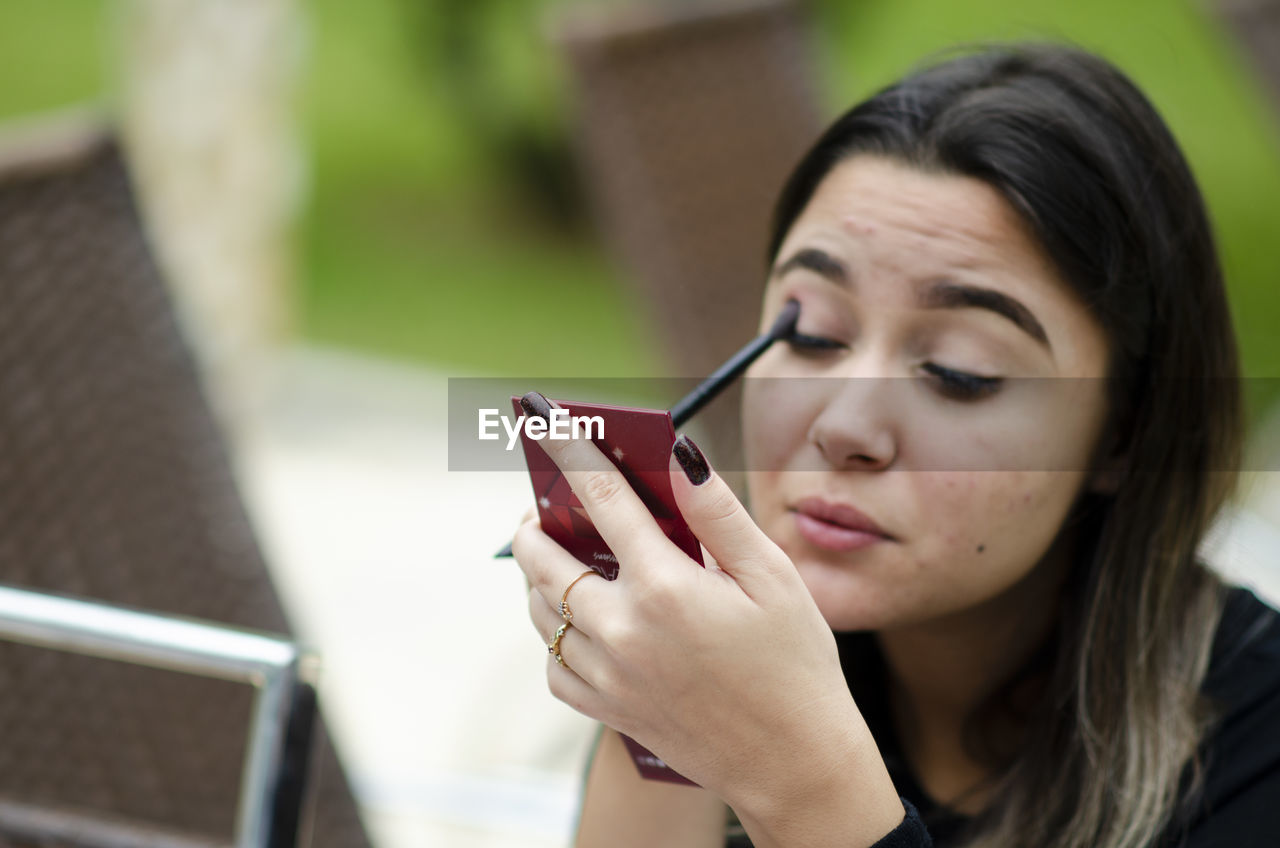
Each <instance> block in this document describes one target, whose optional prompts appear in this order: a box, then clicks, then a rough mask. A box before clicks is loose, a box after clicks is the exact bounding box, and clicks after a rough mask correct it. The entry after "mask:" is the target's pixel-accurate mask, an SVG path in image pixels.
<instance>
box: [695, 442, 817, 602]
mask: <svg viewBox="0 0 1280 848" xmlns="http://www.w3.org/2000/svg"><path fill="white" fill-rule="evenodd" d="M670 471H671V487H672V490H673V491H674V492H675V497H676V503H677V505H679V507H680V514H681V515H683V516H684V520H685V521H686V522H687V523H688V525H689V528H690V529H691V530H693V535H695V536H697V537H698V541H700V542H701V543H702V545H703V547H705V548H706V550H707V551H708V552H710V554H711V556H712V557H713V558H714V559H715V562H716V563H717V564H718V565H719V567H720V568H721V569H723V570H724V571H726V572H728V573H729V574H730V575H731V576H732V577H733V578H734V580H736V581H737V582H738V584H739V585H740V586H741V587H742V588H743V591H745V592H746V593H747V594H748V595H752V594H753V591H752V590H753V588H757V587H762V586H763V582H764V581H768V582H772V581H773V580H776V578H777V576H778V575H779V574H780V573H794V569H793V568H792V566H791V562H790V560H788V559H787V557H786V554H784V553H783V552H782V550H781V549H780V548H779V547H778V546H777V545H776V544H774V542H773V540H772V539H770V538H769V537H768V536H767V535H766V534H765V532H764V531H763V530H761V529H760V528H759V527H758V526H757V525H756V523H755V520H754V519H753V518H752V517H751V515H750V513H748V512H747V508H746V507H744V506H743V505H742V502H741V501H739V500H738V498H737V496H736V495H735V494H734V493H733V490H732V489H730V488H729V485H728V484H727V483H725V482H724V480H723V479H722V478H721V477H720V475H719V474H716V473H715V472H714V471H712V470H711V466H710V464H709V463H708V462H707V460H706V457H704V456H703V455H702V451H700V450H699V449H698V446H697V445H695V444H694V443H693V440H692V439H690V438H689V437H688V436H683V435H682V436H681V437H680V438H679V439H677V440H676V444H675V446H674V448H673V449H672V452H671V466H670Z"/></svg>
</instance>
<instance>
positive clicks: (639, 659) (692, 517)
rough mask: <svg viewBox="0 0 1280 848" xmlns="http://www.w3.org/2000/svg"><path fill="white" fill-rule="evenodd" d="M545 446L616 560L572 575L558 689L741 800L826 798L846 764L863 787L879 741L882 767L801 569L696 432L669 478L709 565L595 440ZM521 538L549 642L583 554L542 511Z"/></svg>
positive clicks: (769, 805)
mask: <svg viewBox="0 0 1280 848" xmlns="http://www.w3.org/2000/svg"><path fill="white" fill-rule="evenodd" d="M522 405H524V407H525V410H526V412H527V413H528V414H530V415H539V414H540V415H543V416H544V417H545V416H546V415H547V412H548V410H549V405H548V404H547V401H546V399H545V398H542V397H541V395H536V394H533V393H531V394H530V395H527V396H526V397H525V399H524V400H522ZM544 449H545V450H546V451H547V452H548V454H549V455H550V456H551V457H552V459H553V460H554V461H555V463H556V465H557V466H558V467H559V468H560V470H561V472H562V473H563V474H564V476H565V478H566V480H567V481H568V483H569V485H570V486H571V488H572V489H573V492H574V494H575V495H577V497H578V499H579V500H580V501H581V502H582V504H583V506H584V507H585V509H586V511H587V513H588V515H589V516H590V517H591V520H592V522H593V523H594V524H595V526H596V529H597V531H598V532H599V533H600V535H601V536H602V537H603V538H604V540H605V542H606V543H607V544H608V545H609V547H610V549H611V550H612V551H613V553H614V554H615V555H616V556H617V558H618V561H619V564H620V568H619V576H618V579H617V580H615V581H612V582H607V581H605V580H595V579H587V580H581V581H580V582H578V583H576V585H575V586H574V588H573V590H572V591H573V599H572V609H573V622H572V627H571V628H567V629H565V630H563V631H561V633H560V637H559V638H558V639H556V651H555V652H556V653H558V654H559V655H560V657H561V659H562V660H563V664H560V663H557V662H556V661H555V660H554V659H552V658H548V682H549V684H550V688H551V691H552V693H553V694H554V695H555V696H556V697H557V698H559V699H560V700H562V701H564V702H565V703H567V704H569V705H570V706H572V707H573V708H574V709H576V710H578V711H579V712H582V713H584V714H586V715H588V716H591V717H593V718H596V719H598V720H600V721H602V722H604V723H605V724H607V725H609V726H610V727H613V728H614V729H616V730H618V731H620V732H622V733H625V734H627V735H628V736H631V737H632V738H634V739H636V740H637V741H638V742H640V743H641V744H643V745H645V746H646V747H648V748H649V749H650V750H652V751H653V752H654V753H655V754H657V755H658V756H660V757H662V758H663V759H664V760H665V761H666V762H668V763H669V764H670V765H671V766H672V767H673V768H675V769H676V770H678V771H679V772H680V773H681V774H683V775H685V776H686V777H688V778H690V779H692V780H695V781H697V782H698V783H699V784H701V785H702V786H704V787H705V788H707V789H709V790H711V791H713V792H715V793H716V794H717V795H719V796H720V797H721V798H723V799H724V800H725V801H727V802H728V803H730V804H731V805H733V806H734V807H735V809H737V810H738V811H739V815H744V814H745V816H750V815H755V814H757V813H759V814H760V815H762V816H764V817H766V818H767V817H768V816H769V815H770V812H771V811H772V810H773V809H775V808H776V809H778V810H782V809H784V808H785V807H787V806H788V805H794V804H796V803H799V802H800V800H801V799H805V803H808V802H810V801H814V802H817V803H822V802H823V800H824V799H826V797H827V795H828V794H829V793H832V792H833V791H834V792H837V793H839V792H840V791H841V790H842V789H848V788H849V785H850V781H849V780H848V779H847V778H848V777H849V776H850V775H852V776H853V777H854V778H855V779H854V780H853V781H852V782H853V784H856V785H858V786H860V787H862V786H864V784H865V778H866V775H865V774H863V773H862V772H861V771H859V764H860V763H861V762H862V761H863V760H866V759H867V758H868V754H869V755H870V759H871V762H869V763H868V765H869V766H870V768H871V771H872V772H874V773H875V774H878V775H882V774H883V764H882V763H881V762H880V760H879V756H878V754H877V753H876V751H875V747H874V744H873V743H872V742H871V740H870V735H869V733H868V732H867V730H866V725H865V723H864V722H863V721H862V718H861V715H860V714H859V713H858V710H857V707H856V705H855V704H854V703H853V700H852V698H851V697H850V695H849V692H848V688H847V686H846V684H845V681H844V675H843V673H842V671H841V668H840V661H839V657H838V654H837V651H836V645H835V640H834V637H833V636H832V634H831V631H830V629H829V628H828V626H827V624H826V622H825V621H824V620H823V618H822V616H821V614H820V613H819V611H818V608H817V606H816V605H815V604H814V602H813V600H812V598H811V597H810V595H809V593H808V590H807V589H806V588H805V585H804V583H803V582H802V581H801V579H800V577H799V575H798V574H797V572H796V570H795V568H794V566H793V565H792V563H791V561H790V560H789V559H788V558H787V556H786V554H785V553H783V551H782V550H781V549H780V548H778V546H777V545H775V544H774V543H773V541H772V540H770V539H769V538H768V537H767V536H766V535H765V534H764V533H763V532H762V531H761V530H760V529H759V528H758V527H757V526H756V525H755V523H754V522H753V521H752V519H751V517H750V516H749V515H748V514H747V511H746V509H745V508H744V507H743V506H742V504H741V503H740V502H739V501H738V500H737V498H736V497H735V496H734V494H733V493H732V491H731V490H730V489H729V487H728V486H727V485H726V484H725V483H724V481H723V480H721V479H720V477H718V476H717V475H715V474H714V473H713V472H712V471H711V469H710V468H709V467H708V465H707V462H706V460H705V458H703V456H702V454H701V452H700V451H699V450H698V449H697V447H696V446H695V445H694V444H693V443H692V442H691V441H690V440H689V439H688V438H686V437H681V438H680V439H679V440H677V443H676V446H675V449H674V451H673V457H672V460H671V465H670V473H671V476H672V481H671V482H672V486H673V489H674V492H675V497H676V502H677V504H678V505H679V508H680V511H681V513H682V514H683V516H684V519H685V521H686V522H687V523H688V524H689V526H690V527H691V528H692V530H693V532H694V534H695V535H696V536H697V537H698V539H699V540H700V541H701V543H702V545H703V546H704V547H705V548H706V550H707V552H708V553H709V554H710V555H711V557H713V558H714V561H715V564H714V565H711V566H710V567H708V568H705V569H704V568H700V567H698V565H697V564H696V563H695V562H694V561H693V560H691V559H690V558H689V557H688V556H686V555H685V554H684V553H683V552H682V551H680V550H679V548H677V547H676V546H675V545H674V544H673V543H671V542H670V541H669V540H668V539H667V538H666V536H665V535H664V534H663V533H662V531H661V530H660V529H659V527H658V526H657V524H656V522H655V521H654V520H653V518H652V516H651V515H650V514H649V512H648V510H647V509H646V508H645V506H644V504H643V503H642V502H641V500H640V498H639V497H638V496H637V495H636V494H635V493H634V492H633V491H632V490H631V489H630V487H629V486H628V485H627V482H626V479H625V478H624V477H623V475H622V473H621V472H620V471H618V469H617V468H616V467H615V466H614V465H613V463H611V462H610V461H609V460H608V459H607V458H606V457H605V456H604V455H603V454H602V453H601V452H600V451H599V449H598V448H597V447H596V446H595V445H594V444H592V443H591V442H590V441H588V440H585V439H574V440H566V441H558V442H546V443H544ZM513 550H514V552H515V555H516V559H517V560H518V562H519V564H520V567H521V569H522V570H523V571H524V572H525V574H526V575H527V577H528V579H529V583H530V586H531V591H530V596H529V602H530V614H531V616H532V618H533V621H534V624H535V625H536V626H537V628H538V631H539V633H540V634H541V635H542V637H543V639H544V641H546V642H548V643H549V642H551V641H552V640H553V638H554V637H555V634H556V633H557V630H559V629H560V628H562V627H563V626H564V624H565V622H564V621H563V619H562V616H561V613H560V611H559V605H560V603H561V601H562V598H563V596H564V594H566V591H565V590H566V587H567V586H569V585H570V583H571V582H573V581H574V580H576V579H577V578H578V577H579V576H580V575H581V574H582V573H583V566H582V564H581V563H580V562H579V561H578V560H577V559H575V558H574V557H573V556H571V555H570V554H568V553H567V552H566V551H565V550H564V549H563V548H561V547H560V546H559V545H558V544H556V543H555V542H554V541H553V540H552V539H551V538H550V537H548V536H547V535H546V534H545V533H543V532H542V530H541V528H540V526H539V525H538V522H537V520H536V519H533V520H529V521H526V522H525V523H524V524H523V525H521V527H520V529H519V531H518V532H517V534H516V538H515V542H514V545H513ZM845 770H848V773H847V774H843V775H841V776H839V777H835V775H837V774H840V773H842V772H844V771H845ZM873 776H875V775H873ZM883 780H884V783H885V784H887V789H888V793H889V795H888V797H889V798H890V799H892V805H895V806H896V805H897V804H898V802H897V795H896V793H894V792H893V790H892V785H891V784H888V778H887V775H886V776H884V778H883ZM884 788H885V787H884V786H881V787H880V789H881V790H883V789H884ZM879 797H881V798H883V795H881V796H879ZM832 800H834V799H832ZM843 800H844V801H845V802H846V803H847V802H849V801H850V800H851V799H849V798H844V799H843ZM852 800H853V801H854V804H853V806H855V807H856V806H857V804H856V802H857V800H858V799H852ZM793 812H794V808H793ZM895 815H896V816H897V819H895V820H891V821H888V822H887V824H888V827H886V828H884V830H887V829H888V828H889V827H892V826H894V825H896V824H897V821H898V820H900V819H901V807H900V806H896V813H895ZM880 832H883V830H881V831H880ZM853 844H856V843H853ZM868 844H870V843H868Z"/></svg>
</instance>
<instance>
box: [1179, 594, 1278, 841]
mask: <svg viewBox="0 0 1280 848" xmlns="http://www.w3.org/2000/svg"><path fill="white" fill-rule="evenodd" d="M1203 692H1204V694H1205V695H1206V696H1207V698H1208V700H1209V701H1210V704H1211V705H1212V707H1213V709H1214V723H1213V725H1212V728H1211V730H1210V732H1209V735H1208V736H1207V738H1206V739H1205V740H1204V745H1203V747H1202V752H1203V760H1202V762H1203V766H1204V772H1203V774H1204V783H1203V787H1202V790H1201V792H1200V793H1199V799H1200V801H1199V803H1197V804H1196V805H1195V812H1194V813H1193V814H1192V821H1191V822H1190V823H1189V824H1190V827H1189V829H1188V831H1184V833H1186V835H1187V836H1189V837H1190V838H1189V839H1188V840H1187V841H1186V842H1185V843H1183V844H1186V845H1190V846H1199V845H1209V844H1231V845H1237V846H1252V845H1259V846H1261V845H1268V846H1272V845H1280V804H1278V803H1277V800H1280V612H1277V611H1276V609H1275V608H1273V607H1272V606H1271V605H1269V604H1267V603H1265V602H1263V601H1262V600H1259V599H1258V597H1257V596H1256V595H1254V594H1253V593H1252V592H1251V591H1249V590H1248V589H1243V588H1239V587H1236V588H1232V589H1230V590H1229V592H1228V593H1227V596H1226V599H1225V602H1224V606H1223V611H1222V621H1221V623H1220V624H1219V626H1218V632H1217V635H1216V637H1215V639H1214V643H1213V653H1212V656H1211V659H1210V665H1209V673H1208V675H1207V676H1206V678H1205V682H1204V687H1203ZM1222 840H1227V841H1222ZM1273 840H1274V841H1273Z"/></svg>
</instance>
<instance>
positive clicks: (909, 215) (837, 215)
mask: <svg viewBox="0 0 1280 848" xmlns="http://www.w3.org/2000/svg"><path fill="white" fill-rule="evenodd" d="M815 230H817V231H818V233H816V234H825V235H829V236H837V237H840V236H843V237H846V238H849V239H852V240H853V241H855V242H865V243H866V245H867V246H868V247H876V246H881V245H885V246H887V245H888V244H889V243H890V242H892V243H894V244H896V245H897V246H899V247H903V248H906V249H907V250H908V251H909V252H910V253H909V255H913V256H915V257H917V258H918V259H920V260H921V261H927V260H940V261H946V262H953V263H954V262H958V263H960V264H968V263H973V264H979V263H983V262H987V263H998V264H1011V263H1015V264H1024V265H1030V266H1035V267H1036V268H1037V270H1039V271H1042V272H1044V273H1046V274H1050V275H1053V276H1055V277H1056V273H1055V272H1054V269H1053V267H1052V265H1051V264H1050V263H1049V262H1048V260H1047V258H1046V257H1045V256H1044V255H1043V252H1042V251H1041V250H1040V249H1039V247H1038V245H1037V244H1036V242H1035V240H1034V238H1033V237H1032V235H1031V233H1030V231H1029V228H1028V227H1027V226H1026V224H1025V223H1024V222H1023V220H1022V218H1021V217H1020V216H1019V215H1018V213H1017V212H1015V211H1014V210H1013V208H1012V207H1011V206H1010V205H1009V203H1008V202H1007V201H1005V199H1004V198H1003V197H1002V196H1001V194H1000V193H999V192H998V191H996V190H995V189H994V188H992V187H991V186H989V185H987V184H986V183H984V182H982V181H981V180H978V179H974V178H972V177H966V176H961V175H957V174H948V173H939V172H928V171H923V170H920V169H918V168H914V167H911V166H909V165H906V164H903V163H901V162H899V161H896V160H893V159H887V158H883V157H876V156H866V155H862V156H854V157H851V158H849V159H846V160H844V161H843V162H841V163H839V164H838V165H836V166H835V167H834V168H833V169H832V170H831V172H830V173H829V174H827V176H826V177H825V178H824V179H823V181H822V182H821V183H820V184H819V186H818V189H817V191H815V192H814V195H813V197H812V198H811V199H810V201H809V204H808V205H807V206H806V207H805V209H804V211H803V212H802V213H801V215H800V216H799V218H797V219H796V222H795V223H794V224H793V226H792V228H791V231H790V232H789V233H788V237H787V239H786V241H785V242H784V247H785V245H786V244H787V243H793V239H794V238H795V237H797V236H806V235H807V236H812V235H814V234H815V233H814V232H813V231H815ZM921 250H923V252H917V251H921Z"/></svg>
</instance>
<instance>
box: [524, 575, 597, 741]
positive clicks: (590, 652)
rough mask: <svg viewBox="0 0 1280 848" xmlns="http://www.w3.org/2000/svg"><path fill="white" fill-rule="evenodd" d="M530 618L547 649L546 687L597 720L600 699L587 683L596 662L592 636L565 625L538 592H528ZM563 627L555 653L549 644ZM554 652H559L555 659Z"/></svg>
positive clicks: (565, 701)
mask: <svg viewBox="0 0 1280 848" xmlns="http://www.w3.org/2000/svg"><path fill="white" fill-rule="evenodd" d="M529 617H530V618H531V619H533V622H534V627H535V628H536V629H537V631H538V633H539V634H541V635H542V636H543V637H544V639H545V642H544V643H545V644H546V645H547V646H548V652H547V686H548V688H549V689H550V690H551V694H552V695H554V696H555V697H556V698H558V699H559V700H561V701H563V702H564V703H566V704H568V705H569V706H570V707H572V708H573V709H575V710H577V711H578V712H580V713H583V714H584V715H588V716H591V717H592V718H597V719H599V718H600V717H601V698H600V695H599V693H597V692H596V691H595V689H594V688H592V686H591V684H590V683H588V682H587V679H586V678H584V675H586V676H587V678H589V677H590V676H591V674H592V671H593V669H594V667H595V663H596V662H598V656H597V647H596V645H595V644H594V643H593V642H592V640H591V637H589V636H588V635H587V634H585V633H583V632H582V631H581V630H579V629H578V628H577V627H574V626H571V625H570V626H566V625H565V623H564V620H563V619H562V618H561V617H560V615H559V614H558V613H557V612H556V611H555V610H553V609H552V608H551V607H549V606H547V603H546V601H544V600H543V598H542V595H540V594H539V593H538V592H535V591H531V592H530V593H529ZM561 627H564V628H565V629H564V632H563V634H562V635H561V636H560V639H559V641H558V642H556V643H555V647H556V649H557V651H556V652H554V653H553V652H552V651H551V650H550V647H551V645H552V643H553V641H554V640H555V634H556V633H557V632H559V631H560V628H561ZM555 653H559V655H560V660H559V661H557V660H556V658H555Z"/></svg>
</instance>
